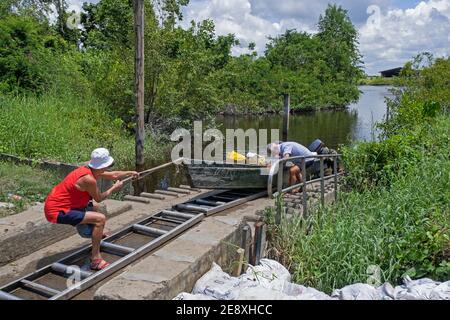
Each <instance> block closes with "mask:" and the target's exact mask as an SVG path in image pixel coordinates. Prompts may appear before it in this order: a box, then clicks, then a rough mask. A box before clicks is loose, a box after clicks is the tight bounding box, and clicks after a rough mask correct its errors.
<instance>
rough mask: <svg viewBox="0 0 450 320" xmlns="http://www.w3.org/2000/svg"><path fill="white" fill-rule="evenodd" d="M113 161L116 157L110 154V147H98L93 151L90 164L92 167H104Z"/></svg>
mask: <svg viewBox="0 0 450 320" xmlns="http://www.w3.org/2000/svg"><path fill="white" fill-rule="evenodd" d="M113 162H114V159H113V157H111V156H110V155H109V151H108V149H105V148H98V149H95V150H94V151H92V153H91V161H89V164H88V166H89V167H91V168H92V169H104V168H107V167H109V166H110V165H112V163H113Z"/></svg>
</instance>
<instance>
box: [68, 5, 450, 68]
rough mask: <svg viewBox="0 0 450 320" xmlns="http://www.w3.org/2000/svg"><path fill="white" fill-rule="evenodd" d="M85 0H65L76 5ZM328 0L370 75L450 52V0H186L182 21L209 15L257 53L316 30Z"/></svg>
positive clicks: (237, 51)
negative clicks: (349, 24) (344, 14)
mask: <svg viewBox="0 0 450 320" xmlns="http://www.w3.org/2000/svg"><path fill="white" fill-rule="evenodd" d="M85 1H86V0H69V1H68V2H69V3H71V4H74V5H78V6H79V7H80V6H81V5H80V4H81V3H82V2H85ZM88 1H89V2H98V0H88ZM329 2H331V3H337V4H339V5H342V6H343V7H344V8H345V9H347V10H348V12H349V15H350V18H351V19H352V21H353V23H354V24H355V26H356V27H357V28H358V31H359V42H360V50H361V53H362V54H363V60H364V63H365V70H366V72H367V73H368V74H369V75H372V74H377V73H378V72H379V71H381V70H385V69H388V68H394V67H398V66H402V65H403V64H404V63H405V62H407V61H408V60H410V59H411V58H412V57H413V56H415V55H416V54H418V53H419V52H423V51H429V52H432V53H433V54H435V55H437V56H449V54H450V0H423V1H417V0H334V1H329V0H276V1H274V0H190V3H189V5H188V6H187V7H185V8H184V9H183V13H184V21H183V22H182V25H183V26H188V25H189V22H190V21H191V20H195V21H200V20H203V19H212V20H213V21H214V22H215V25H216V33H217V34H228V33H234V34H235V35H236V36H237V38H238V39H239V40H240V42H241V46H240V47H236V48H234V49H233V53H234V54H235V55H238V54H242V53H247V52H248V50H247V45H248V43H249V42H255V43H256V49H257V51H258V52H259V53H260V54H261V53H263V52H264V49H265V45H266V43H267V37H268V36H276V35H277V34H280V33H283V32H284V31H285V30H286V29H297V30H301V31H308V32H311V33H313V32H315V30H316V24H317V20H318V18H319V15H320V14H321V13H323V12H324V10H325V8H326V6H327V4H328V3H329Z"/></svg>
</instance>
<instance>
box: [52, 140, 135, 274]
mask: <svg viewBox="0 0 450 320" xmlns="http://www.w3.org/2000/svg"><path fill="white" fill-rule="evenodd" d="M113 163H114V159H113V158H112V157H111V156H110V155H109V151H108V150H107V149H105V148H98V149H95V150H94V151H92V154H91V160H90V161H89V163H87V164H86V165H85V166H82V167H80V168H78V169H75V170H74V171H72V172H71V173H69V174H68V175H67V176H66V177H65V178H64V180H63V181H62V182H61V183H59V184H58V185H57V186H56V187H54V188H53V190H52V191H50V193H49V194H48V196H47V198H46V199H45V206H44V211H45V217H46V218H47V220H48V221H49V222H51V223H59V224H70V225H72V226H76V227H77V228H79V227H85V226H86V227H90V228H91V229H92V232H91V233H90V234H89V236H91V235H92V254H91V269H93V270H101V269H103V268H106V267H107V266H108V265H109V264H108V262H106V261H105V260H103V258H102V256H101V254H100V241H101V240H102V238H103V229H104V227H105V223H106V217H105V215H104V214H103V213H100V212H98V206H97V205H96V204H92V199H93V200H95V201H96V202H97V203H98V202H102V201H103V200H105V199H106V198H108V197H109V196H110V195H111V193H113V192H115V191H117V190H119V189H121V188H122V186H123V183H122V182H121V181H120V180H119V179H121V178H125V177H129V176H134V177H137V176H138V173H137V172H136V171H106V170H107V169H108V168H110V167H112V165H113ZM98 178H103V179H106V180H118V181H117V182H115V183H114V184H113V186H112V187H111V188H109V189H108V190H107V191H105V192H103V193H102V192H101V191H100V190H99V189H98V187H97V179H98ZM79 230H80V229H79ZM80 234H81V233H80Z"/></svg>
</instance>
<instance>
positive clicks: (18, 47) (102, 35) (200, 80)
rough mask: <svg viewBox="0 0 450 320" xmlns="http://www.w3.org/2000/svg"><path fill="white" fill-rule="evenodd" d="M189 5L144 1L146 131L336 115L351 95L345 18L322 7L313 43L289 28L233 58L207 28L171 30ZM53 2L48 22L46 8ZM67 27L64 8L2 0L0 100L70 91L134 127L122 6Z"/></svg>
mask: <svg viewBox="0 0 450 320" xmlns="http://www.w3.org/2000/svg"><path fill="white" fill-rule="evenodd" d="M188 2H189V1H188V0H146V1H145V5H146V7H145V8H146V9H145V10H146V12H145V79H146V84H145V113H146V123H147V124H148V125H149V129H152V130H154V131H165V132H171V131H172V130H173V129H174V128H175V127H178V126H183V125H185V124H186V123H189V122H190V121H192V120H196V119H211V118H212V117H213V116H214V115H216V114H217V113H219V112H234V113H236V112H238V113H242V112H246V113H248V112H250V113H259V112H267V111H280V110H281V104H282V99H281V95H282V94H283V93H290V94H291V96H292V102H293V109H295V110H297V109H316V108H336V107H337V108H341V107H345V106H346V105H348V104H349V103H350V102H352V101H355V100H357V99H358V97H359V91H358V89H357V83H358V80H359V79H360V78H361V76H362V71H361V64H362V62H361V59H360V58H361V56H360V54H359V51H358V39H357V32H356V29H355V27H354V26H353V24H352V23H351V21H350V19H349V18H348V14H347V12H346V11H345V10H344V9H343V8H341V7H337V6H331V5H330V6H329V7H328V9H327V10H326V12H325V13H324V15H323V16H321V17H320V19H319V22H318V32H317V33H316V34H314V35H312V34H307V33H304V32H298V31H296V30H288V31H287V32H286V33H285V34H282V35H279V36H277V37H274V38H272V39H270V41H269V43H268V44H267V48H266V51H265V52H264V54H262V55H260V56H258V55H257V54H256V52H255V51H254V44H250V46H249V53H248V54H244V55H241V56H233V55H232V54H231V52H232V48H233V47H234V46H236V45H238V44H239V41H238V39H237V38H236V37H235V35H233V34H229V35H225V36H217V35H216V34H215V26H214V23H213V22H212V21H211V20H204V21H197V22H196V21H192V22H191V26H190V28H187V29H183V28H181V27H180V26H179V22H180V21H181V20H182V18H183V17H182V13H181V9H182V7H183V6H186V5H188ZM51 4H61V6H60V7H59V10H58V12H57V19H56V23H53V24H50V23H49V21H48V19H47V18H46V17H47V16H48V12H49V5H51ZM83 9H84V11H83V13H82V16H81V26H80V28H79V29H70V28H68V27H67V25H66V24H65V21H66V20H67V18H68V17H69V16H70V14H71V13H70V12H67V11H66V10H67V3H66V2H65V1H54V0H28V1H26V2H24V1H20V0H9V2H8V3H6V4H4V5H2V6H1V7H0V17H1V21H0V93H1V94H3V95H17V94H35V95H36V94H37V95H42V94H47V93H48V92H52V93H56V94H60V95H62V96H64V95H65V94H68V93H74V94H75V95H78V96H81V97H82V99H85V98H86V97H91V98H93V99H95V100H97V101H99V103H101V104H103V105H105V107H106V109H107V110H108V113H109V114H110V115H111V116H112V117H113V118H120V119H121V120H122V121H123V124H124V127H125V128H127V129H129V130H132V128H133V124H134V118H133V117H134V94H133V92H134V30H133V6H132V1H131V0H101V1H99V2H98V3H97V4H89V3H85V4H84V6H83Z"/></svg>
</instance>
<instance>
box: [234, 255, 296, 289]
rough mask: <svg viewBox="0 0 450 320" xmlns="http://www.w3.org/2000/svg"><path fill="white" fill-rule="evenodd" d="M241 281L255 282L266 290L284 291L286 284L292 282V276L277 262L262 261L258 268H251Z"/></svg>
mask: <svg viewBox="0 0 450 320" xmlns="http://www.w3.org/2000/svg"><path fill="white" fill-rule="evenodd" d="M240 278H241V281H253V282H255V283H257V284H259V285H261V286H262V287H264V288H267V289H274V290H277V291H283V287H284V284H285V283H286V282H290V281H291V274H290V273H289V271H288V270H287V269H286V268H285V267H284V266H283V265H281V264H280V263H278V262H277V261H275V260H270V259H261V260H260V264H259V265H257V266H249V267H248V268H247V271H246V273H245V274H243V275H242V276H241V277H240Z"/></svg>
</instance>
